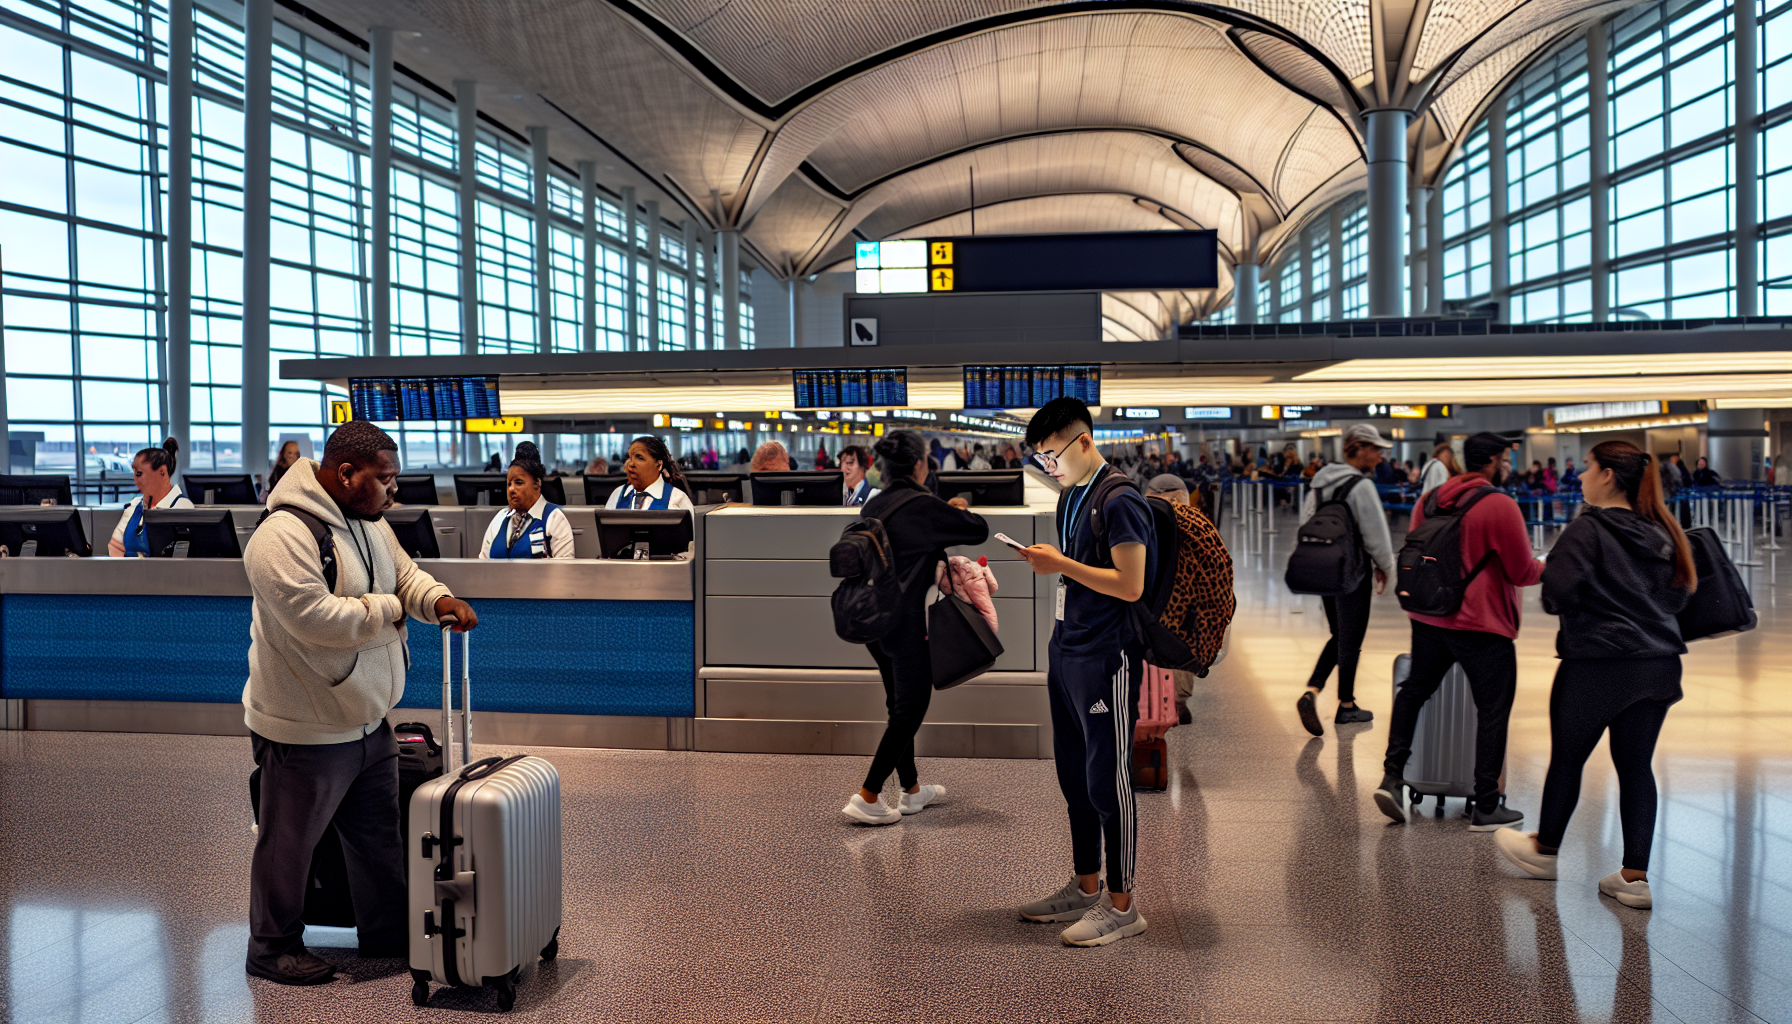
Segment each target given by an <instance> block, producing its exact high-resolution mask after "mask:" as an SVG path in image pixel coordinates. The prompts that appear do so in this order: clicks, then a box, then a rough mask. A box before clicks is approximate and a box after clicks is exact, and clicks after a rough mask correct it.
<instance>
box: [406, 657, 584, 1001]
mask: <svg viewBox="0 0 1792 1024" xmlns="http://www.w3.org/2000/svg"><path fill="white" fill-rule="evenodd" d="M451 625H453V624H452V623H449V624H447V625H444V626H443V628H442V736H443V739H444V740H445V742H444V743H443V745H442V747H443V750H442V754H443V759H442V760H443V768H444V771H443V773H442V774H441V775H440V776H438V777H436V778H434V779H430V780H429V781H427V782H425V783H423V784H422V785H421V786H418V787H417V792H416V794H415V795H414V796H412V798H411V803H410V809H409V817H410V837H411V838H410V839H409V840H407V841H406V843H405V871H406V874H407V875H408V877H409V879H410V916H411V921H412V926H411V933H410V935H411V981H412V985H411V1002H413V1003H415V1004H416V1005H418V1006H423V1005H425V1004H427V1003H428V1002H429V983H430V981H431V980H434V981H438V982H441V983H443V984H445V985H483V986H489V987H490V988H492V989H494V990H495V991H496V992H497V995H498V1008H499V1009H500V1010H509V1009H510V1008H511V1007H513V1006H515V1005H516V986H517V981H518V980H519V978H520V977H521V975H522V970H523V966H524V965H525V964H527V963H529V962H530V961H532V960H534V959H535V958H536V957H537V956H539V957H540V958H541V959H543V960H552V959H554V957H555V956H556V955H558V953H559V951H560V910H561V893H560V773H559V772H557V771H555V770H554V766H553V765H552V764H549V763H548V762H547V761H545V760H543V759H541V758H539V757H535V756H532V755H528V754H518V755H516V756H513V757H505V758H499V757H488V758H484V759H483V760H479V761H475V762H473V763H471V764H468V765H465V766H464V767H462V768H460V769H459V770H456V769H455V767H454V743H453V735H454V732H453V711H452V690H451V686H450V678H451V673H452V665H453V658H452V649H451V643H452V634H451V633H450V632H449V629H448V627H449V626H451ZM460 637H461V644H460V653H461V675H460V679H461V715H462V717H461V758H462V760H463V761H464V760H466V759H467V758H469V757H470V756H471V754H472V749H473V706H472V700H471V696H472V693H471V688H470V685H469V682H468V675H469V673H468V671H467V634H465V633H462V634H460Z"/></svg>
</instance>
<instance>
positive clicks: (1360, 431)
mask: <svg viewBox="0 0 1792 1024" xmlns="http://www.w3.org/2000/svg"><path fill="white" fill-rule="evenodd" d="M1363 442H1367V443H1369V444H1372V445H1374V446H1375V447H1377V448H1392V447H1394V442H1392V441H1383V440H1382V439H1381V431H1379V430H1376V429H1375V425H1374V424H1372V423H1352V424H1351V425H1350V426H1348V427H1345V428H1344V446H1345V447H1347V448H1348V447H1349V446H1351V445H1353V444H1359V443H1363Z"/></svg>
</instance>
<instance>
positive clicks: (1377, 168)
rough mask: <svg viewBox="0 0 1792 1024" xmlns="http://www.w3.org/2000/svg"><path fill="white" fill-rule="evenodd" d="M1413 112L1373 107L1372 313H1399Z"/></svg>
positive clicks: (1371, 151) (1370, 120)
mask: <svg viewBox="0 0 1792 1024" xmlns="http://www.w3.org/2000/svg"><path fill="white" fill-rule="evenodd" d="M1411 116H1412V114H1411V112H1410V111H1406V110H1400V109H1397V108H1393V107H1383V108H1381V109H1379V110H1371V111H1369V114H1368V122H1369V124H1368V129H1369V132H1368V134H1369V315H1370V316H1400V315H1402V314H1403V313H1404V312H1405V309H1404V308H1403V307H1404V306H1405V303H1403V302H1401V301H1400V290H1401V289H1400V269H1401V265H1402V264H1403V263H1405V262H1406V261H1405V259H1404V255H1405V254H1404V253H1403V252H1402V249H1404V248H1405V245H1406V123H1407V120H1408V119H1409V118H1410V117H1411Z"/></svg>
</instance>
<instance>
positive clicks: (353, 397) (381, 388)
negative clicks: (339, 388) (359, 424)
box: [348, 377, 399, 422]
mask: <svg viewBox="0 0 1792 1024" xmlns="http://www.w3.org/2000/svg"><path fill="white" fill-rule="evenodd" d="M348 400H349V408H350V409H351V411H352V414H353V416H354V418H355V419H358V420H374V421H376V422H392V421H395V420H397V419H399V415H398V382H397V381H395V380H393V379H392V378H390V377H356V378H354V379H352V380H350V381H349V382H348Z"/></svg>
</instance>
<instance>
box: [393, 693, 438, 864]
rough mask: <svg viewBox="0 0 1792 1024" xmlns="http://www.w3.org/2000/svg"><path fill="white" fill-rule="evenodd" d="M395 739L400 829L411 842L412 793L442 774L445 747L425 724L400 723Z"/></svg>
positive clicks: (394, 731) (394, 729) (395, 730)
mask: <svg viewBox="0 0 1792 1024" xmlns="http://www.w3.org/2000/svg"><path fill="white" fill-rule="evenodd" d="M392 736H393V738H394V739H396V740H398V810H399V813H398V830H399V832H400V833H402V834H403V835H404V837H405V839H407V840H408V839H410V837H411V812H410V807H411V794H412V793H415V792H417V787H419V786H421V785H423V784H424V783H425V782H428V781H429V780H430V779H433V778H435V777H436V776H438V775H440V774H442V745H441V744H439V743H437V742H436V737H435V734H434V733H432V732H430V730H429V726H427V725H424V724H423V723H422V722H400V723H398V725H396V726H394V727H393V729H392ZM445 738H446V737H444V739H445Z"/></svg>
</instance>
